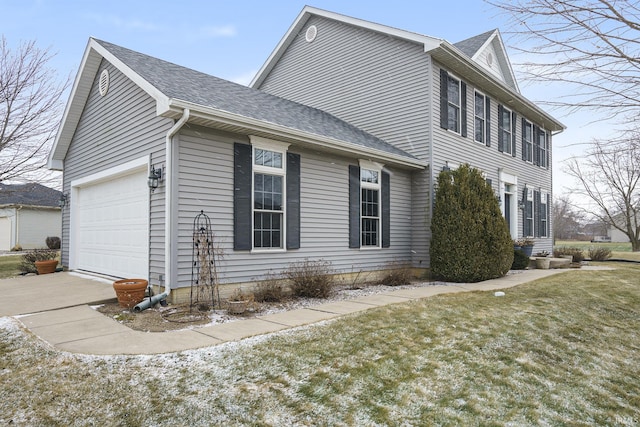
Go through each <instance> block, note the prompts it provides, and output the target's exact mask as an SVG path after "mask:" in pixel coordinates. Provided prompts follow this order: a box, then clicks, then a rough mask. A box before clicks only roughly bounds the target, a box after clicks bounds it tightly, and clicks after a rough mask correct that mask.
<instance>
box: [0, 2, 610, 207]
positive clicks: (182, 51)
mask: <svg viewBox="0 0 640 427" xmlns="http://www.w3.org/2000/svg"><path fill="white" fill-rule="evenodd" d="M305 4H308V5H310V6H314V7H317V8H321V9H326V10H330V11H332V12H337V13H341V14H345V15H348V16H353V17H356V18H360V19H365V20H368V21H373V22H376V23H379V24H384V25H389V26H392V27H397V28H400V29H403V30H408V31H414V32H417V33H421V34H425V35H429V36H433V37H437V38H443V39H446V40H448V41H450V42H453V43H455V42H458V41H460V40H464V39H466V38H469V37H472V36H475V35H478V34H481V33H484V32H486V31H488V30H492V29H494V28H499V29H502V30H503V31H504V30H505V29H506V28H507V26H508V17H507V16H505V15H501V14H500V11H499V10H496V9H495V8H493V7H492V6H491V5H489V4H487V3H485V2H484V1H482V0H458V1H456V2H455V3H454V2H442V1H432V0H414V1H405V0H394V1H382V2H372V1H371V0H368V1H363V0H349V1H345V0H316V1H311V0H309V2H305V1H298V0H287V1H285V0H282V1H278V0H271V1H270V0H262V1H242V0H238V1H219V0H209V1H206V0H201V1H196V0H181V1H164V0H153V1H136V0H129V1H121V0H103V1H93V0H82V1H81V0H76V1H64V0H19V1H16V0H0V31H1V32H2V34H3V35H4V36H5V38H6V39H7V42H8V44H9V46H11V47H16V46H17V45H18V43H19V42H20V41H27V40H36V42H37V44H38V46H39V47H41V48H50V49H51V51H52V52H55V53H57V55H56V57H55V58H54V59H53V60H52V62H51V65H52V67H53V68H54V69H55V70H56V72H57V73H58V75H59V77H60V78H64V77H66V76H67V75H71V76H73V77H75V74H76V72H77V71H78V67H79V65H80V60H81V59H82V55H83V53H84V50H85V47H86V45H87V41H88V39H89V37H96V38H98V39H102V40H105V41H108V42H111V43H115V44H118V45H121V46H124V47H127V48H130V49H133V50H136V51H138V52H142V53H145V54H148V55H152V56H156V57H158V58H161V59H164V60H168V61H171V62H174V63H177V64H179V65H183V66H186V67H189V68H194V69H196V70H198V71H202V72H205V73H208V74H212V75H214V76H217V77H221V78H224V79H227V80H232V81H235V82H238V83H243V84H248V83H249V82H250V81H251V79H252V77H253V76H254V75H255V73H256V72H257V71H258V69H259V68H260V67H261V66H262V64H263V63H264V61H265V60H266V59H267V58H268V57H269V55H270V54H271V52H272V50H273V49H274V48H275V46H276V45H277V44H278V42H279V41H280V39H281V38H282V37H283V36H284V34H285V33H286V31H287V30H288V28H289V26H290V25H291V23H292V22H293V21H294V19H295V18H296V17H297V16H298V14H299V13H300V11H301V10H302V8H303V7H304V6H305ZM505 39H506V40H505V41H506V44H507V51H508V53H509V54H510V55H511V60H512V62H514V63H516V62H517V61H518V58H517V57H516V56H515V53H514V52H513V51H511V50H510V49H509V39H508V38H505ZM514 71H515V73H516V77H518V66H517V64H514ZM519 83H520V89H521V90H522V92H523V95H524V96H526V97H527V98H529V99H531V100H532V101H534V102H538V101H540V100H541V99H544V98H545V97H551V96H553V94H552V93H550V91H549V90H548V88H546V87H545V86H544V85H527V84H525V82H523V81H522V80H520V81H519ZM543 108H545V107H543ZM545 109H546V110H547V111H548V112H550V113H551V114H553V115H554V116H555V117H556V118H558V119H559V120H560V121H562V122H563V123H564V124H565V125H567V126H568V127H569V129H568V130H567V131H565V132H564V133H562V134H560V135H558V136H556V137H555V139H554V141H553V142H554V162H553V168H554V192H555V193H556V194H555V195H556V196H557V195H559V194H561V193H566V192H567V190H566V187H567V185H568V178H567V176H565V175H564V174H563V173H562V172H561V170H562V161H563V160H564V159H566V158H567V157H570V156H571V155H572V154H573V153H576V152H578V153H579V152H580V151H582V150H583V148H580V147H577V148H576V147H574V144H576V143H580V142H587V141H589V140H590V139H591V137H593V136H606V134H604V135H603V133H602V132H603V131H602V129H605V126H603V125H602V124H601V123H600V124H596V125H588V123H587V121H589V119H588V118H585V117H588V116H585V115H583V116H582V117H581V116H579V115H575V114H574V115H571V116H567V115H565V114H564V113H562V112H559V111H551V110H549V109H548V108H545Z"/></svg>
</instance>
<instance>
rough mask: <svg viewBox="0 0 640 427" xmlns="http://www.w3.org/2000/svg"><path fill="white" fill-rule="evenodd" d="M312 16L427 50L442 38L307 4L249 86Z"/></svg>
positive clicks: (257, 81)
mask: <svg viewBox="0 0 640 427" xmlns="http://www.w3.org/2000/svg"><path fill="white" fill-rule="evenodd" d="M312 16H321V17H324V18H328V19H333V20H335V21H339V22H344V23H345V24H349V25H354V26H357V27H361V28H365V29H368V30H372V31H375V32H378V33H382V34H386V35H389V36H392V37H396V38H399V39H403V40H408V41H412V42H415V43H419V44H422V45H424V49H425V51H427V50H430V49H433V48H434V47H436V46H437V45H438V44H439V43H440V39H436V38H433V37H429V36H425V35H422V34H418V33H413V32H411V31H405V30H401V29H398V28H393V27H389V26H387V25H382V24H377V23H375V22H370V21H366V20H363V19H358V18H353V17H351V16H346V15H341V14H339V13H335V12H330V11H328V10H324V9H318V8H315V7H312V6H305V7H304V8H303V9H302V11H301V12H300V14H299V15H298V17H297V18H296V19H295V21H293V24H291V26H290V27H289V30H288V31H287V32H286V33H285V35H284V36H283V37H282V39H281V40H280V42H279V43H278V45H277V46H276V47H275V49H274V50H273V52H271V55H269V57H268V58H267V60H266V61H265V63H264V64H263V65H262V67H261V68H260V70H258V73H257V74H256V75H255V77H254V78H253V80H252V81H251V83H250V84H249V87H252V88H257V87H260V85H261V84H262V82H263V81H264V79H265V78H266V77H267V76H268V75H269V73H270V72H271V70H272V69H273V67H274V66H275V65H276V64H277V63H278V60H279V59H280V57H281V56H282V55H283V54H284V52H285V51H286V49H287V48H288V46H289V45H290V44H291V42H292V41H293V39H294V38H295V37H296V36H297V35H298V34H299V33H300V31H301V29H302V28H303V27H304V25H305V24H306V23H307V21H308V20H309V18H311V17H312Z"/></svg>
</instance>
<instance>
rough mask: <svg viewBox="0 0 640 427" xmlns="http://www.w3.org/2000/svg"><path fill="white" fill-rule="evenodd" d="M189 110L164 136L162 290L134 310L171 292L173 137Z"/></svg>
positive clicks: (149, 305)
mask: <svg viewBox="0 0 640 427" xmlns="http://www.w3.org/2000/svg"><path fill="white" fill-rule="evenodd" d="M190 114H191V111H190V110H189V109H188V108H185V109H184V110H182V117H180V119H179V120H178V121H177V122H175V124H174V125H173V126H172V127H171V129H169V131H168V132H167V136H166V138H165V179H164V181H165V192H164V195H165V197H164V211H165V212H164V240H165V242H164V292H163V293H161V294H159V295H155V296H153V297H151V298H147V299H145V300H143V301H142V302H141V303H140V304H138V305H136V306H135V307H134V308H133V309H134V311H142V310H145V309H147V308H149V307H151V306H153V305H155V304H156V303H158V302H160V301H162V300H164V299H166V298H167V297H168V296H169V294H170V293H171V283H170V281H171V274H172V272H173V269H172V268H171V267H172V264H171V250H172V244H171V243H172V242H171V237H172V235H171V228H172V227H171V224H172V222H173V215H172V206H173V174H172V172H173V137H174V136H175V135H176V134H177V133H178V131H179V130H180V129H181V128H182V126H184V124H185V123H186V122H187V120H189V115H190Z"/></svg>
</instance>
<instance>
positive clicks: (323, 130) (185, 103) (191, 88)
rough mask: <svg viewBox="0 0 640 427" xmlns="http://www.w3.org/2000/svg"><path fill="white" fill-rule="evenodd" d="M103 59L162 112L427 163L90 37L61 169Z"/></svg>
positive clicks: (55, 163)
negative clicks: (186, 112) (189, 114)
mask: <svg viewBox="0 0 640 427" xmlns="http://www.w3.org/2000/svg"><path fill="white" fill-rule="evenodd" d="M102 58H104V59H105V60H107V61H109V62H110V63H111V64H113V65H114V66H115V67H116V68H118V69H119V70H120V71H121V72H122V73H123V74H125V75H126V76H127V77H128V78H130V79H131V80H132V81H133V82H134V83H136V84H137V85H138V86H140V87H141V88H142V89H143V90H144V91H146V92H147V93H148V94H149V95H150V96H151V97H152V98H154V99H155V100H156V112H157V114H158V115H163V116H166V117H175V116H176V114H177V113H176V112H177V111H180V110H181V109H184V108H189V109H190V111H192V112H194V113H195V114H199V115H200V116H201V117H202V116H207V117H208V118H209V119H208V121H207V122H206V123H207V124H209V125H212V126H214V125H215V121H216V120H218V119H220V120H222V119H224V120H225V121H230V120H231V119H233V120H234V123H237V125H236V128H237V129H239V128H242V126H245V127H246V129H247V132H249V128H250V127H251V126H259V127H260V128H261V129H273V130H274V131H276V130H277V132H278V134H282V133H283V132H284V133H291V134H292V135H295V136H298V137H299V136H302V137H305V138H307V139H309V140H314V139H321V140H323V141H324V142H326V145H328V146H332V145H333V146H335V148H336V149H337V148H340V149H344V150H347V151H354V152H358V151H360V152H362V153H368V154H369V155H376V153H377V155H381V156H391V157H392V158H397V159H398V160H400V161H402V162H406V163H407V165H410V164H413V166H414V167H415V166H417V165H421V166H422V162H421V161H419V160H418V159H416V158H415V157H414V156H412V155H410V154H408V153H406V152H404V151H402V150H400V149H398V148H396V147H394V146H393V145H391V144H388V143H387V142H385V141H383V140H381V139H379V138H377V137H375V136H373V135H371V134H368V133H366V132H364V131H363V130H361V129H358V128H356V127H355V126H352V125H351V124H349V123H347V122H344V121H343V120H340V119H338V118H337V117H335V116H333V115H331V114H329V113H327V112H324V111H321V110H318V109H315V108H311V107H308V106H305V105H302V104H299V103H297V102H293V101H290V100H286V99H283V98H280V97H277V96H274V95H270V94H267V93H265V92H262V91H259V90H257V89H253V88H250V87H247V86H243V85H240V84H237V83H233V82H230V81H227V80H223V79H220V78H217V77H214V76H211V75H208V74H205V73H202V72H199V71H195V70H192V69H189V68H186V67H182V66H180V65H176V64H173V63H170V62H167V61H164V60H161V59H158V58H154V57H151V56H148V55H145V54H142V53H139V52H135V51H133V50H130V49H126V48H124V47H121V46H117V45H114V44H111V43H108V42H104V41H100V40H96V39H90V40H89V44H88V46H87V49H86V51H85V55H84V58H83V61H82V65H81V68H80V71H79V72H78V76H77V77H76V81H75V82H74V86H73V89H72V94H71V98H70V101H69V103H68V104H67V107H66V110H65V115H64V117H63V122H62V125H61V127H60V129H59V131H58V135H57V137H56V140H55V143H54V146H53V149H52V151H51V153H50V155H49V167H50V168H53V169H62V166H63V160H64V157H65V155H66V152H67V150H68V148H69V145H70V143H71V139H72V138H73V134H74V132H75V128H76V127H77V125H78V122H79V120H80V116H81V114H82V111H83V109H84V105H85V103H86V102H87V99H88V94H89V91H90V90H91V85H92V82H93V80H94V78H95V75H96V73H97V72H98V67H99V66H100V62H101V59H102ZM273 135H276V134H275V133H274V134H273ZM267 136H268V135H267ZM295 136H291V137H292V138H295Z"/></svg>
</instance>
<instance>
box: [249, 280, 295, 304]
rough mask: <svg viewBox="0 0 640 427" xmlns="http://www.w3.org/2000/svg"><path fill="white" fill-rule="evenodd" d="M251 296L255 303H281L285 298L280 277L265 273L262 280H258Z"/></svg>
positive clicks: (285, 294)
mask: <svg viewBox="0 0 640 427" xmlns="http://www.w3.org/2000/svg"><path fill="white" fill-rule="evenodd" d="M253 296H254V297H255V300H256V301H257V302H281V301H284V300H285V299H286V298H287V293H286V292H285V287H284V283H283V279H282V277H280V276H278V275H276V274H273V273H267V275H266V276H265V278H264V279H262V280H260V281H259V282H258V283H257V284H256V287H255V289H254V290H253Z"/></svg>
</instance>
